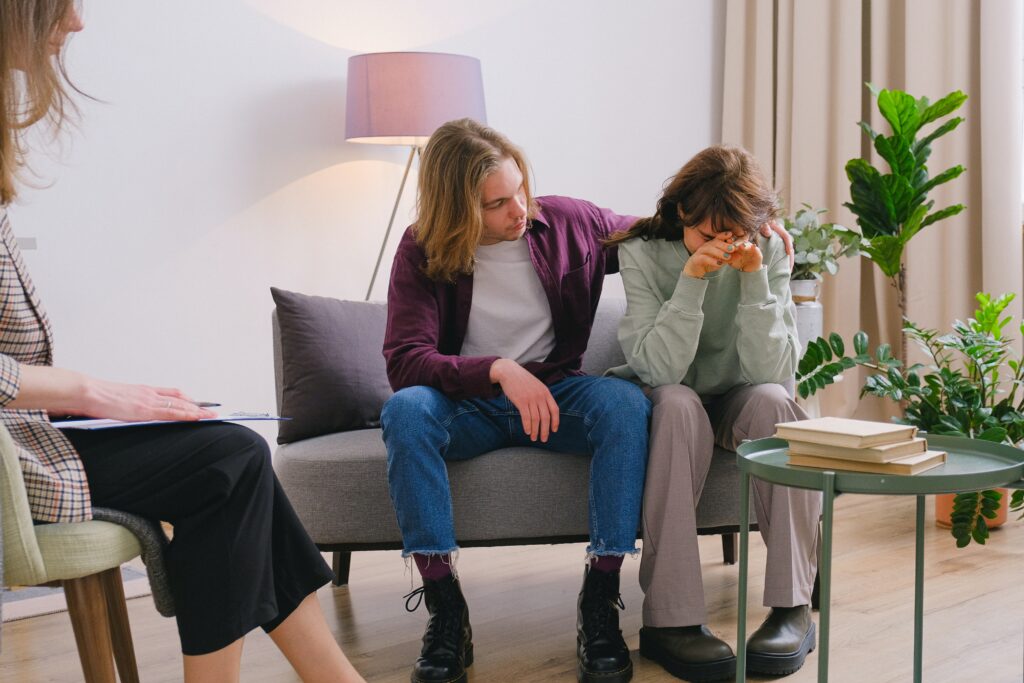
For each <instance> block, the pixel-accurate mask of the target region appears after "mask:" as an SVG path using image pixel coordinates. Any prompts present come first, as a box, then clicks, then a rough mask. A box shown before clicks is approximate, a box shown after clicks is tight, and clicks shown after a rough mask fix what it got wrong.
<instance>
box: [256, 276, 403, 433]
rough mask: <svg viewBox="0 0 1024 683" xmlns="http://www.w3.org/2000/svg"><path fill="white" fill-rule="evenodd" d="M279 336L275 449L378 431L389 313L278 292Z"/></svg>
mask: <svg viewBox="0 0 1024 683" xmlns="http://www.w3.org/2000/svg"><path fill="white" fill-rule="evenodd" d="M270 293H271V295H272V296H273V297H274V303H275V304H277V320H278V325H279V327H280V331H281V358H282V362H281V377H280V378H279V383H280V390H281V416H282V417H290V418H291V419H290V420H283V421H281V422H279V423H278V424H279V428H278V434H277V442H278V443H290V442H292V441H298V440H300V439H308V438H310V437H312V436H319V435H321V434H329V433H331V432H341V431H346V430H349V429H365V428H368V427H379V426H380V411H381V407H382V406H383V405H384V401H386V400H387V399H388V397H390V396H391V394H392V391H391V387H390V385H389V384H388V378H387V372H386V370H385V365H384V356H383V355H382V354H381V348H382V347H383V346H384V329H385V327H386V325H387V307H386V306H385V305H384V304H381V303H369V302H364V301H341V300H339V299H331V298H328V297H322V296H308V295H305V294H297V293H295V292H289V291H286V290H283V289H278V288H276V287H271V288H270Z"/></svg>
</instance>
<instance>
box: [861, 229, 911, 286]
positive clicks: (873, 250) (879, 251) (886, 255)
mask: <svg viewBox="0 0 1024 683" xmlns="http://www.w3.org/2000/svg"><path fill="white" fill-rule="evenodd" d="M864 253H865V254H867V255H868V257H869V258H870V259H871V260H872V261H874V262H875V263H876V264H877V265H878V267H879V269H880V270H881V271H882V273H884V274H885V275H886V277H896V274H897V273H899V272H900V263H901V261H902V258H903V242H902V241H900V239H899V238H898V237H895V236H891V235H879V236H878V237H872V238H871V242H870V244H868V245H867V246H865V247H864Z"/></svg>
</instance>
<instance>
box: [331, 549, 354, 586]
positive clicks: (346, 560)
mask: <svg viewBox="0 0 1024 683" xmlns="http://www.w3.org/2000/svg"><path fill="white" fill-rule="evenodd" d="M333 565H334V566H333V567H332V569H334V582H333V583H334V585H335V586H347V585H348V571H349V569H351V568H352V553H351V552H344V551H335V553H334V561H333Z"/></svg>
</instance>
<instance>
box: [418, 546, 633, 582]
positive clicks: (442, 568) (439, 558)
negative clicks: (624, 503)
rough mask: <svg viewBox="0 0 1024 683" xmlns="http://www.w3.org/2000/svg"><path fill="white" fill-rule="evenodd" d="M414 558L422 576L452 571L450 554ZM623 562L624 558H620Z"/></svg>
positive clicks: (433, 577) (439, 575) (440, 576)
mask: <svg viewBox="0 0 1024 683" xmlns="http://www.w3.org/2000/svg"><path fill="white" fill-rule="evenodd" d="M412 559H414V560H416V568H417V569H419V570H420V576H422V577H423V578H424V579H430V580H431V581H437V580H438V579H443V578H444V577H446V576H448V575H449V574H451V573H452V558H451V556H450V555H420V554H419V553H413V554H412ZM619 564H622V558H619Z"/></svg>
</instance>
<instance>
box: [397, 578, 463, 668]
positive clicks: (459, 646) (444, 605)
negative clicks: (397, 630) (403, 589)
mask: <svg viewBox="0 0 1024 683" xmlns="http://www.w3.org/2000/svg"><path fill="white" fill-rule="evenodd" d="M405 597H406V601H405V609H407V610H408V611H410V612H415V611H416V609H417V608H418V607H419V606H420V602H419V601H420V600H423V601H424V602H426V603H427V612H429V613H430V619H429V620H428V621H427V630H426V632H425V633H424V634H423V649H421V650H420V658H419V659H417V660H416V664H415V666H413V668H412V683H465V682H466V667H468V666H471V665H472V664H473V628H472V627H471V626H470V625H469V609H468V608H467V607H466V599H465V598H464V597H462V588H461V587H460V586H459V580H458V579H457V578H455V576H454V575H453V574H449V575H448V576H446V577H444V578H443V579H438V580H437V581H431V580H430V579H423V587H422V588H417V589H416V590H414V591H413V592H412V593H409V594H408V595H406V596H405ZM417 597H418V598H419V599H418V600H417V601H416V604H415V605H413V606H412V607H409V603H411V602H412V601H413V599H414V598H417Z"/></svg>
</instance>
